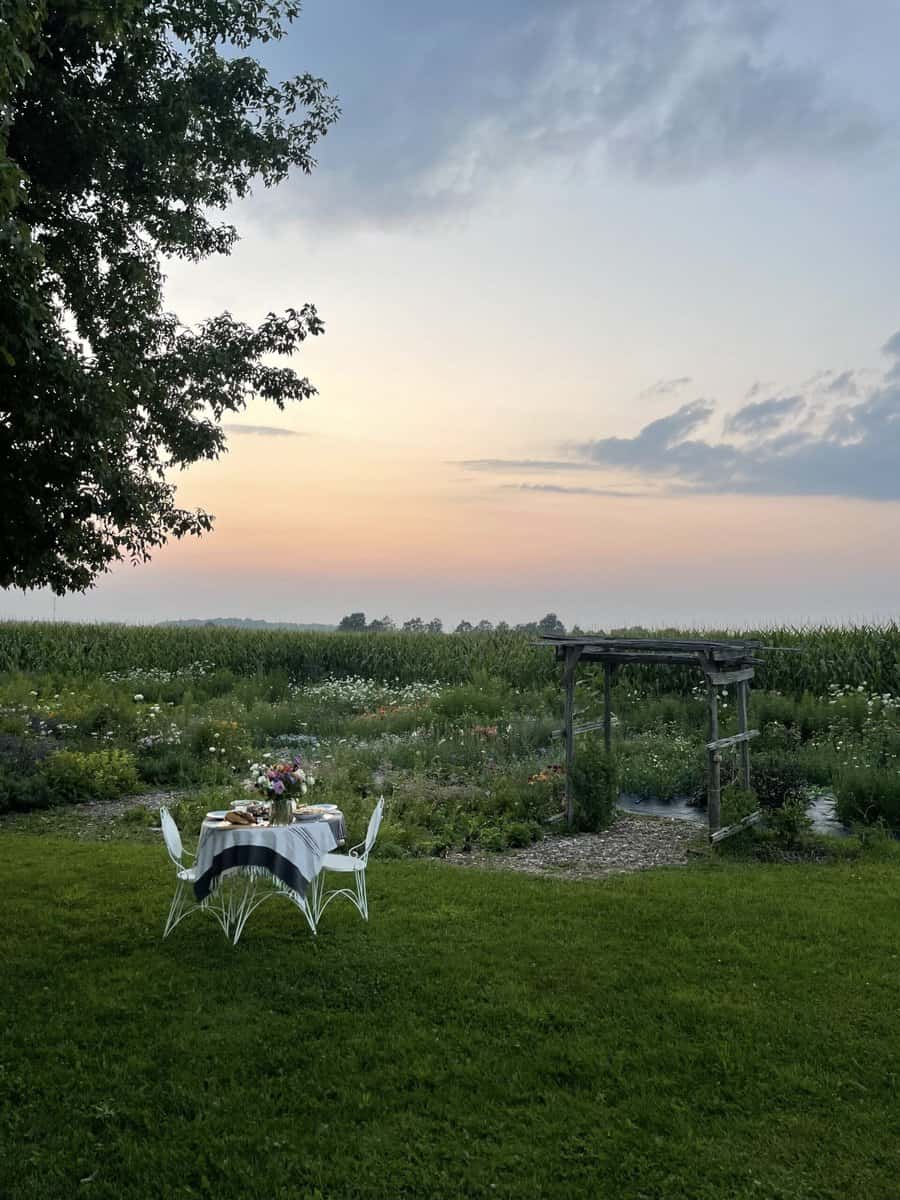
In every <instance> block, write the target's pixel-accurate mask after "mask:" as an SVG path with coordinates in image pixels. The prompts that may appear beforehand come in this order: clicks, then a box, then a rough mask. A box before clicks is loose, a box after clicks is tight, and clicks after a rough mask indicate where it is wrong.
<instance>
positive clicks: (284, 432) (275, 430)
mask: <svg viewBox="0 0 900 1200" xmlns="http://www.w3.org/2000/svg"><path fill="white" fill-rule="evenodd" d="M222 428H223V429H224V430H225V432H226V433H228V434H243V433H246V434H249V435H251V436H252V437H273V438H282V437H309V434H307V433H301V432H300V431H299V430H297V429H287V428H286V427H285V426H284V425H236V424H226V425H223V426H222Z"/></svg>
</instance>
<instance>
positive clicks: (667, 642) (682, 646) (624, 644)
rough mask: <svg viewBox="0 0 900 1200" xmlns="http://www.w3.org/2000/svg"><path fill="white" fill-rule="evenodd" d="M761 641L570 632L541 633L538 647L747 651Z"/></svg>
mask: <svg viewBox="0 0 900 1200" xmlns="http://www.w3.org/2000/svg"><path fill="white" fill-rule="evenodd" d="M761 644H762V643H761V642H759V641H757V640H756V639H735V640H734V641H717V640H715V639H707V638H627V637H622V638H619V637H603V636H599V635H598V636H596V637H592V636H591V635H589V634H585V635H584V636H583V637H571V636H570V635H569V634H542V635H541V637H540V639H539V640H538V642H537V645H539V646H583V647H586V646H606V647H608V648H610V649H637V650H641V649H643V650H689V651H691V650H692V651H694V652H696V651H698V650H703V651H706V652H713V653H722V654H740V653H742V652H743V651H745V650H755V649H757V648H758V647H759V646H760V645H761Z"/></svg>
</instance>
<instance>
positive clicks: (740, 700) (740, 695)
mask: <svg viewBox="0 0 900 1200" xmlns="http://www.w3.org/2000/svg"><path fill="white" fill-rule="evenodd" d="M749 691H750V684H749V683H748V681H747V680H746V679H742V680H740V682H739V683H738V685H737V718H738V732H739V733H747V698H748V693H749ZM740 746H741V787H742V788H743V789H744V791H745V792H749V790H750V742H749V741H744V742H741V743H740Z"/></svg>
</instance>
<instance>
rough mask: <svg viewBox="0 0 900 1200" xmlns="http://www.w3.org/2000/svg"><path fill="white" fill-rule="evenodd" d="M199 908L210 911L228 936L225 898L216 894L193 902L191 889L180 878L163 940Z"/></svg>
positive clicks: (228, 920)
mask: <svg viewBox="0 0 900 1200" xmlns="http://www.w3.org/2000/svg"><path fill="white" fill-rule="evenodd" d="M198 910H199V911H201V912H208V913H210V914H211V915H212V916H213V917H215V919H216V920H217V921H218V923H219V925H220V926H221V927H222V932H223V933H224V934H225V936H226V937H228V933H229V928H228V927H229V924H230V919H229V912H228V909H227V907H226V905H225V902H224V900H223V899H222V898H221V897H219V896H218V895H214V896H213V897H212V898H211V899H207V900H204V901H203V902H202V903H201V904H193V903H191V894H190V889H189V888H188V887H187V885H186V884H185V883H184V881H183V880H181V879H179V881H178V883H177V884H176V885H175V895H174V896H173V897H172V904H171V906H170V908H169V915H168V917H167V918H166V926H165V929H164V930H163V940H165V939H166V938H167V937H168V936H169V934H170V933H171V932H172V930H173V929H174V928H175V926H176V925H178V924H179V923H180V922H181V921H183V920H184V918H185V917H186V916H188V915H189V914H190V913H192V912H197V911H198Z"/></svg>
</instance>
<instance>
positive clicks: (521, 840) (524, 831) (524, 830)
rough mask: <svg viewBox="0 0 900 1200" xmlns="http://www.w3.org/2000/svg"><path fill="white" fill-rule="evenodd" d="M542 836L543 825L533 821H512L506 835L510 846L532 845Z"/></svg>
mask: <svg viewBox="0 0 900 1200" xmlns="http://www.w3.org/2000/svg"><path fill="white" fill-rule="evenodd" d="M540 836H541V827H540V825H538V824H536V823H535V822H533V821H510V823H509V824H508V825H507V827H506V837H507V839H508V841H509V844H510V846H530V845H531V843H532V842H536V841H537V840H538V838H539V837H540Z"/></svg>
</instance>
